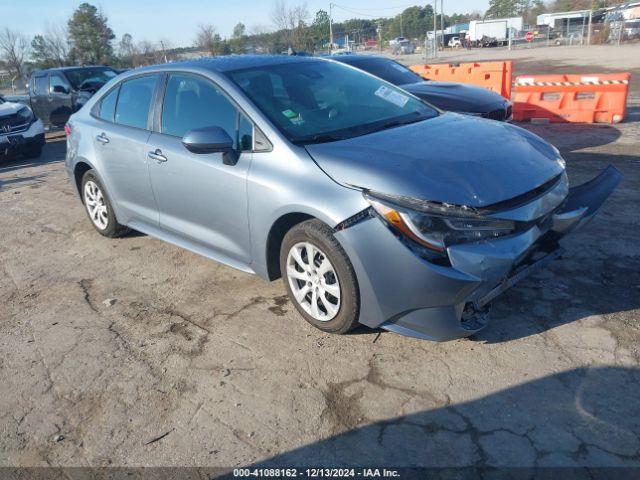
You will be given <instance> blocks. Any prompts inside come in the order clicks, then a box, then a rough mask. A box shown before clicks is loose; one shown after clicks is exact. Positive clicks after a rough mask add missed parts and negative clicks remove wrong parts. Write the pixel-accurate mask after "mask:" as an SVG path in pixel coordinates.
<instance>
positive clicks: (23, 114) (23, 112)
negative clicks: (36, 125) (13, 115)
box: [18, 107, 33, 123]
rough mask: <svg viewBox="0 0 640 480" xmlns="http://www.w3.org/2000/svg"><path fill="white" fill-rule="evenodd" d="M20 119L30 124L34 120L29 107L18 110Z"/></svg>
mask: <svg viewBox="0 0 640 480" xmlns="http://www.w3.org/2000/svg"><path fill="white" fill-rule="evenodd" d="M18 118H20V120H23V121H24V123H29V122H31V121H32V120H33V112H32V111H31V109H30V108H29V107H24V108H21V109H20V110H18Z"/></svg>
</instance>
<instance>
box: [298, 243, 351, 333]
mask: <svg viewBox="0 0 640 480" xmlns="http://www.w3.org/2000/svg"><path fill="white" fill-rule="evenodd" d="M287 279H288V281H289V286H290V287H291V291H292V293H293V296H294V297H295V300H296V301H297V302H298V304H299V305H300V306H301V307H302V309H303V310H304V311H305V312H307V313H308V314H309V315H311V316H312V317H313V318H314V319H315V320H319V321H321V322H328V321H329V320H332V319H333V318H334V317H335V316H336V315H337V314H338V312H339V311H340V283H339V281H338V275H337V274H336V271H335V268H334V267H333V265H332V264H331V261H330V260H329V257H327V255H326V254H325V253H324V252H323V251H322V250H320V249H319V248H318V247H316V246H315V245H313V244H312V243H310V242H300V243H296V244H295V245H294V246H293V247H291V250H289V254H288V255H287Z"/></svg>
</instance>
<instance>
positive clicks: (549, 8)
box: [0, 0, 620, 79]
mask: <svg viewBox="0 0 640 480" xmlns="http://www.w3.org/2000/svg"><path fill="white" fill-rule="evenodd" d="M616 3H620V1H616V0H608V1H607V0H550V1H548V2H546V3H545V2H544V1H543V0H489V8H488V10H487V11H486V12H484V14H482V13H481V12H479V11H475V12H470V13H460V14H458V13H454V14H452V15H444V16H442V17H441V16H440V15H438V18H437V24H438V29H439V28H441V27H442V26H443V27H445V28H446V27H447V26H450V25H453V24H457V23H466V22H468V21H470V20H473V19H480V18H499V17H512V16H523V17H525V21H526V22H527V23H529V24H532V25H534V24H535V20H536V16H537V15H539V14H541V13H545V12H559V11H569V10H577V9H589V8H592V9H597V8H602V7H603V6H605V4H606V5H609V6H611V5H613V4H616ZM270 13H271V14H270V20H271V25H270V26H254V27H252V28H251V29H247V27H246V26H245V25H244V24H243V23H242V22H238V23H237V24H236V25H235V27H234V28H233V33H232V35H231V36H230V37H229V38H224V37H223V36H222V35H220V33H218V31H217V30H216V28H215V26H214V25H213V24H208V23H207V24H202V25H200V26H199V27H198V29H197V31H196V32H195V35H194V41H193V45H191V46H188V47H181V48H176V47H174V46H173V45H172V42H171V41H170V40H168V39H165V40H160V41H157V42H150V41H146V40H143V41H137V42H136V41H134V39H133V37H132V35H130V34H129V33H124V34H123V35H122V36H121V37H120V39H119V40H117V39H116V35H115V33H114V32H113V30H112V29H111V27H110V26H109V22H108V18H107V16H106V15H105V14H104V12H102V11H101V10H100V9H98V8H97V7H95V6H94V5H91V4H89V3H82V4H80V5H79V6H78V8H77V9H76V10H75V11H74V12H73V14H72V15H71V17H70V18H69V19H68V21H67V22H66V23H65V24H63V25H60V26H49V27H47V28H46V29H45V30H44V31H43V32H42V33H40V34H38V35H36V36H35V37H33V38H32V39H31V40H29V39H27V38H26V37H25V36H24V34H22V33H21V32H17V31H14V30H11V29H10V28H9V27H5V28H3V29H0V69H3V70H6V71H8V72H9V75H10V76H11V77H12V78H15V79H25V78H26V77H27V76H28V73H29V71H30V70H33V69H43V68H50V67H58V66H65V65H83V64H86V65H99V64H103V65H112V66H115V67H120V68H132V67H137V66H140V65H148V64H154V63H161V62H167V61H171V60H174V59H176V58H178V57H179V56H180V55H181V54H184V53H186V52H189V51H192V52H193V51H195V52H203V53H206V54H208V55H214V56H215V55H225V54H232V53H236V54H240V53H282V52H285V51H287V50H288V49H289V48H292V49H294V50H296V51H307V52H318V51H326V49H327V46H328V44H329V14H328V13H327V11H326V10H318V11H317V12H316V13H315V15H313V16H312V15H311V13H310V12H309V10H308V8H307V5H306V4H305V3H300V4H295V5H289V4H287V0H274V3H273V6H272V9H271V12H270ZM433 20H434V19H433V7H432V5H431V4H430V3H428V4H425V5H424V6H420V5H416V6H412V7H409V8H406V9H405V10H403V11H402V12H401V13H400V14H398V15H396V16H394V17H380V18H366V19H363V18H352V19H349V20H345V21H343V22H334V23H333V32H334V40H335V39H343V38H344V37H345V36H349V39H350V40H353V41H355V42H357V43H364V42H366V41H372V40H375V41H378V42H380V41H381V42H382V43H384V42H386V41H388V40H390V39H392V38H395V37H398V36H404V37H408V38H413V39H417V40H422V39H424V36H425V34H426V32H427V31H429V30H432V29H433V24H434V22H433Z"/></svg>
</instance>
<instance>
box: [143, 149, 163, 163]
mask: <svg viewBox="0 0 640 480" xmlns="http://www.w3.org/2000/svg"><path fill="white" fill-rule="evenodd" d="M147 157H149V158H150V159H151V160H155V161H156V162H158V163H164V162H166V161H167V157H165V156H164V155H163V154H162V150H160V149H159V148H157V149H156V150H155V152H149V153H147Z"/></svg>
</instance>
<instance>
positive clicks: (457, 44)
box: [449, 37, 462, 48]
mask: <svg viewBox="0 0 640 480" xmlns="http://www.w3.org/2000/svg"><path fill="white" fill-rule="evenodd" d="M449 46H450V47H451V48H458V47H461V46H462V42H461V41H460V37H453V38H452V39H451V40H449Z"/></svg>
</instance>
